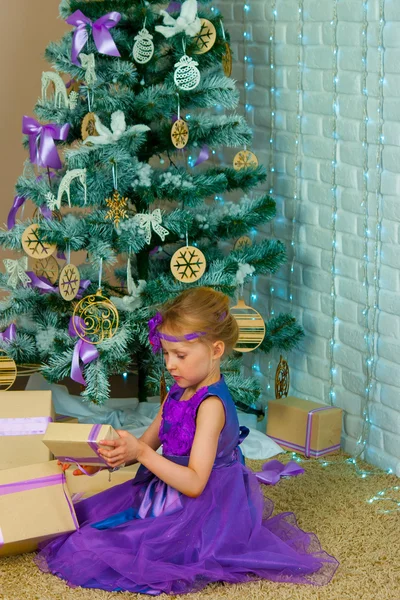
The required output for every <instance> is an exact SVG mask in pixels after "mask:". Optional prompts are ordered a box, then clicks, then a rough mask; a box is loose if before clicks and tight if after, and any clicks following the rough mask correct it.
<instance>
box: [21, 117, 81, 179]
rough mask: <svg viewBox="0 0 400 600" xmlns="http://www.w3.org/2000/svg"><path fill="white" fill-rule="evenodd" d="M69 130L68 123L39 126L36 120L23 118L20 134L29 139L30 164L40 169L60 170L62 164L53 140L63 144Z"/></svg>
mask: <svg viewBox="0 0 400 600" xmlns="http://www.w3.org/2000/svg"><path fill="white" fill-rule="evenodd" d="M69 128H70V125H69V123H65V124H64V125H57V124H56V123H48V124H47V125H41V124H40V123H39V122H38V121H36V119H33V118H32V117H27V116H24V117H23V118H22V133H25V134H26V135H27V136H28V137H29V152H30V160H31V162H32V163H35V164H37V165H39V166H40V167H52V168H53V169H61V167H62V163H61V160H60V157H59V156H58V152H57V147H56V145H55V143H54V140H61V141H63V142H65V140H66V139H67V137H68V132H69Z"/></svg>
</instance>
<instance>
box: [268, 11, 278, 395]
mask: <svg viewBox="0 0 400 600" xmlns="http://www.w3.org/2000/svg"><path fill="white" fill-rule="evenodd" d="M277 17H278V11H277V9H276V0H271V23H270V30H269V45H268V50H269V79H270V91H269V106H270V130H269V144H268V147H269V165H268V181H267V184H268V193H269V195H270V196H271V197H272V198H273V197H274V192H275V189H274V186H275V142H276V139H275V138H276V83H277V81H276V69H275V34H276V21H277ZM270 234H271V237H272V238H274V237H275V228H274V220H272V221H271V222H270ZM274 294H275V287H274V281H273V277H272V274H271V275H270V276H269V315H270V317H273V316H274V315H275V308H274ZM266 380H267V394H268V395H270V393H271V382H272V381H275V377H274V374H273V372H272V357H271V353H270V354H269V357H268V364H267V373H266ZM273 390H275V385H274V386H273Z"/></svg>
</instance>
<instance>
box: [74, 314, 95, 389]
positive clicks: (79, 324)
mask: <svg viewBox="0 0 400 600" xmlns="http://www.w3.org/2000/svg"><path fill="white" fill-rule="evenodd" d="M74 323H75V327H76V329H77V330H78V331H79V333H80V334H81V335H83V334H84V325H85V322H84V320H83V319H82V318H81V317H71V319H70V322H69V326H68V333H69V335H70V336H71V337H77V335H78V334H77V332H76V331H75V328H74ZM98 357H99V352H98V350H97V348H96V346H94V345H93V344H89V342H85V341H84V340H82V339H81V338H79V340H78V341H77V342H76V344H75V349H74V354H73V357H72V364H71V379H73V380H74V381H77V382H78V383H81V384H82V385H86V381H85V379H84V377H83V369H82V367H81V366H80V364H79V361H82V362H83V364H84V365H87V364H89V363H90V362H92V361H93V360H95V359H96V358H98Z"/></svg>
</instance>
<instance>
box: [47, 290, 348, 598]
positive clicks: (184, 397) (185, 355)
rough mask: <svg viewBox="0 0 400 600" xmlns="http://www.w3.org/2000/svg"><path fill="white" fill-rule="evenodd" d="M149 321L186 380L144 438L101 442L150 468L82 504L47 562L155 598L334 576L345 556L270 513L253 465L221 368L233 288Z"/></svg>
mask: <svg viewBox="0 0 400 600" xmlns="http://www.w3.org/2000/svg"><path fill="white" fill-rule="evenodd" d="M149 328H150V334H149V339H150V343H151V345H152V347H153V351H154V352H158V351H159V350H162V351H163V353H164V357H165V364H166V368H167V369H168V371H169V372H170V374H171V375H172V376H173V378H174V379H175V382H176V383H175V384H174V385H173V386H172V388H171V389H170V391H169V393H168V395H167V397H166V399H165V401H164V403H163V404H162V406H161V408H160V411H159V413H158V415H157V417H156V418H155V420H154V422H153V423H152V424H151V425H150V427H149V428H148V429H147V431H146V432H145V433H144V434H143V436H142V437H141V438H140V439H137V438H135V437H134V436H132V435H130V434H129V433H128V432H124V431H119V434H120V436H121V438H120V439H119V440H113V441H108V442H106V441H102V442H101V443H102V444H103V445H107V446H109V447H110V448H109V449H104V450H102V451H101V452H102V455H103V456H104V457H105V458H106V460H107V462H108V464H109V465H110V467H118V466H120V465H122V464H123V463H126V464H133V463H135V462H140V463H141V466H140V468H139V470H138V472H137V474H136V476H135V478H134V479H133V481H128V482H126V483H122V484H121V485H118V486H115V487H113V488H111V489H109V490H106V491H104V492H102V493H100V494H97V495H95V496H92V497H91V498H88V499H86V500H83V501H81V502H80V503H78V504H77V505H76V513H77V517H78V520H79V523H80V529H79V531H76V532H74V533H72V534H65V535H61V536H59V537H58V538H56V539H55V540H52V541H50V542H47V543H44V544H43V545H42V549H41V552H40V553H39V554H38V555H37V556H36V558H35V561H36V563H37V564H38V566H39V567H40V568H41V569H42V570H43V571H46V572H51V573H54V574H55V575H58V576H59V577H61V578H62V579H65V580H66V581H67V582H68V583H69V584H70V585H72V586H82V587H87V588H101V589H103V590H107V591H130V592H139V593H144V594H150V595H158V594H161V593H163V592H164V593H167V594H182V593H187V592H194V591H198V590H201V589H202V588H203V587H205V586H206V585H207V584H208V583H210V582H215V581H226V582H231V583H241V582H247V581H254V580H259V579H263V578H265V579H269V580H273V581H280V582H292V583H312V584H316V585H322V584H325V583H328V582H329V581H330V579H331V578H332V576H333V574H334V573H335V571H336V569H337V566H338V562H337V561H336V559H335V558H333V557H332V556H330V555H329V554H327V553H326V552H324V551H323V550H322V549H321V546H320V544H319V542H318V539H317V537H316V536H315V535H314V534H312V533H306V532H304V531H302V530H301V529H299V528H298V526H297V523H296V518H295V516H294V515H293V513H283V514H280V515H275V516H274V517H272V518H271V514H272V510H273V504H272V502H271V501H270V500H267V499H264V497H263V495H262V493H261V490H260V486H259V483H258V480H257V478H256V476H255V475H254V474H253V472H252V471H251V470H250V469H248V468H247V467H246V466H245V465H244V460H243V457H242V453H241V450H240V448H239V444H240V443H241V441H243V439H244V438H245V437H246V434H247V433H248V430H247V433H246V428H243V427H242V428H239V422H238V417H237V414H236V408H235V405H234V403H233V400H232V397H231V395H230V393H229V390H228V388H227V386H226V383H225V381H224V377H223V376H222V375H221V374H220V361H221V358H222V356H223V355H224V354H225V353H227V352H229V351H231V350H232V348H233V347H234V346H235V343H236V341H237V338H238V327H237V323H236V321H235V319H234V317H233V316H232V315H231V314H230V313H229V299H228V297H227V296H225V295H224V294H222V293H221V292H217V291H215V290H213V289H211V288H206V287H198V288H190V289H188V290H186V291H184V292H183V293H182V294H180V295H179V296H178V297H177V298H176V299H175V300H173V301H172V302H171V303H169V304H168V305H166V306H164V307H163V308H162V310H161V312H158V313H157V315H156V316H155V317H153V319H151V320H150V321H149ZM161 444H162V446H163V456H160V455H159V454H158V453H157V452H156V449H157V448H158V447H159V446H160V445H161Z"/></svg>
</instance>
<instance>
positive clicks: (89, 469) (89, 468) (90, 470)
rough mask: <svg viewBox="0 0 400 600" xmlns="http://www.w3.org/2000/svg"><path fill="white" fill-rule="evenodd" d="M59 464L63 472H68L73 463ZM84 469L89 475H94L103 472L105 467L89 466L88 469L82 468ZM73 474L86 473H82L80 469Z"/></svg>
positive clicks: (58, 462)
mask: <svg viewBox="0 0 400 600" xmlns="http://www.w3.org/2000/svg"><path fill="white" fill-rule="evenodd" d="M57 464H58V465H60V467H61V468H62V470H63V472H64V471H66V470H67V469H68V468H69V467H70V465H71V463H62V462H60V461H59V460H58V461H57ZM82 468H83V469H85V471H87V474H88V475H93V474H94V473H97V471H101V469H102V468H103V467H93V466H92V465H87V466H86V467H82ZM72 474H73V475H85V473H82V471H80V470H79V469H75V471H73V473H72Z"/></svg>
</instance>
